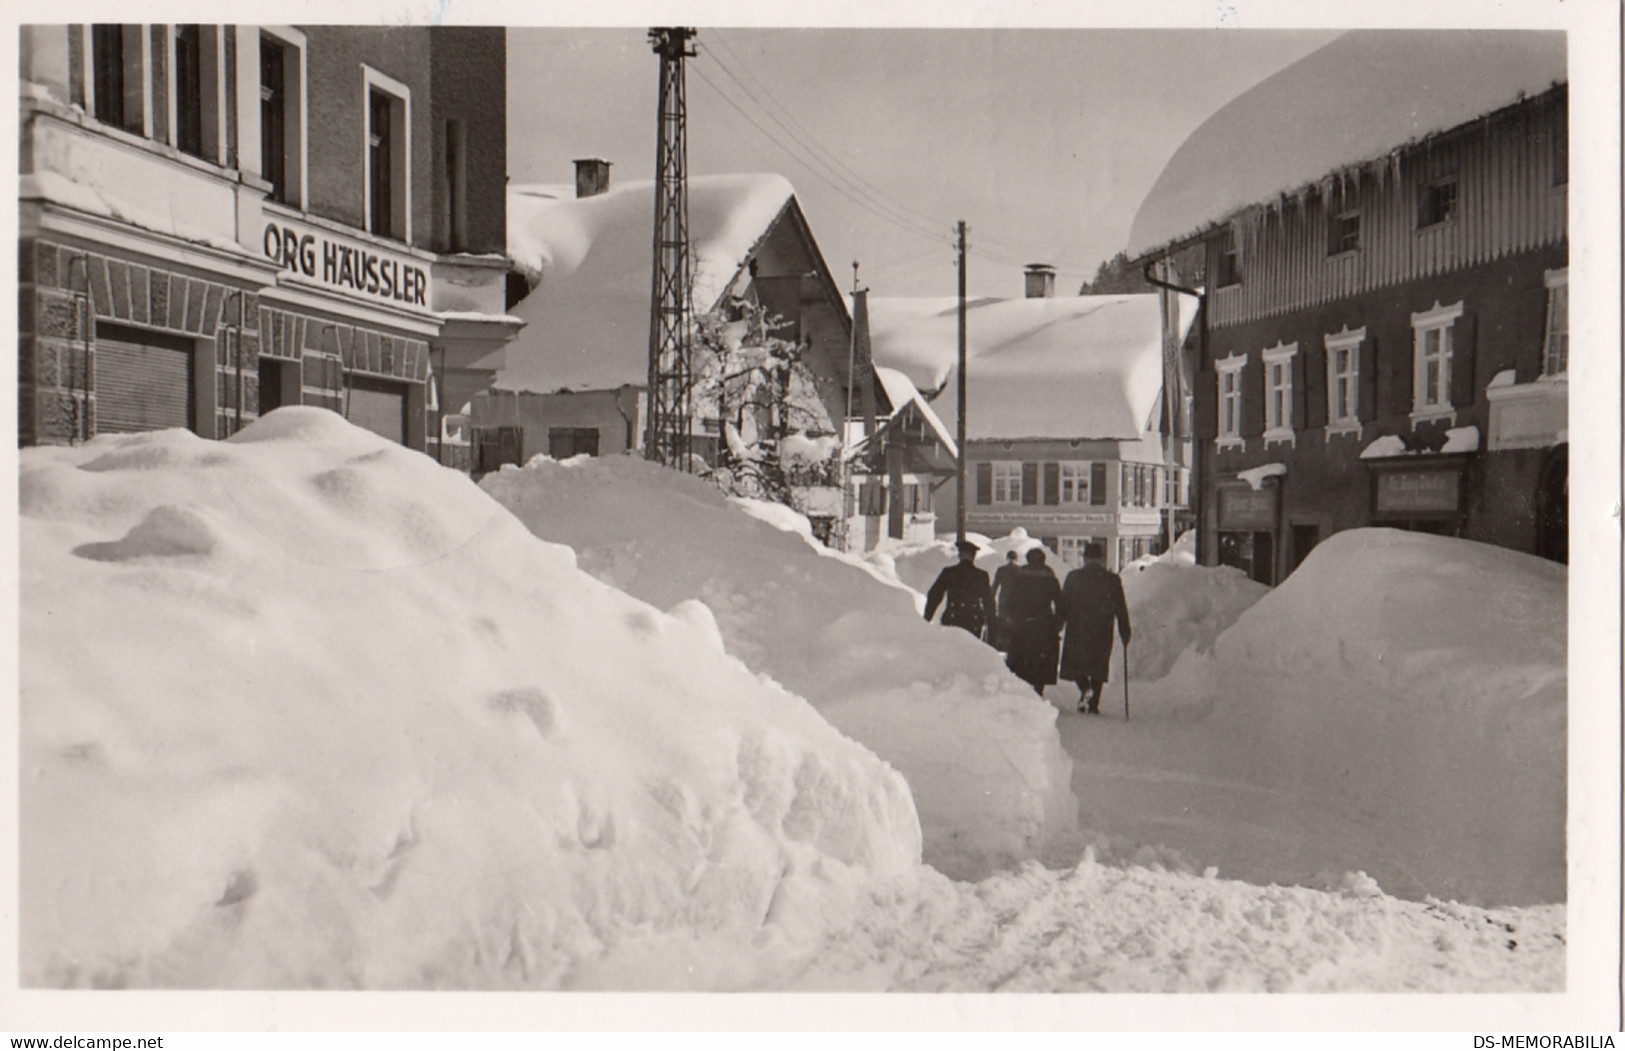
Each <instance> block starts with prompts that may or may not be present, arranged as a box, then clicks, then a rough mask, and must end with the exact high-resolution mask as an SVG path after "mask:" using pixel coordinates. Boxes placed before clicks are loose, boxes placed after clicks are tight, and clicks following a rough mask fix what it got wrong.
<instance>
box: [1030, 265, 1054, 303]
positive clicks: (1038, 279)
mask: <svg viewBox="0 0 1625 1051" xmlns="http://www.w3.org/2000/svg"><path fill="white" fill-rule="evenodd" d="M1027 298H1028V299H1054V298H1055V268H1054V267H1053V266H1050V265H1049V264H1048V263H1028V264H1027Z"/></svg>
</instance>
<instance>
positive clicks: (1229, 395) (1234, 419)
mask: <svg viewBox="0 0 1625 1051" xmlns="http://www.w3.org/2000/svg"><path fill="white" fill-rule="evenodd" d="M1246 364H1247V355H1245V354H1232V355H1230V356H1229V357H1227V358H1225V359H1224V360H1223V361H1217V362H1214V368H1215V369H1216V370H1217V372H1218V379H1219V433H1218V437H1217V438H1216V439H1215V441H1216V442H1217V444H1218V447H1219V448H1221V449H1226V448H1235V449H1240V448H1244V447H1245V442H1244V441H1243V440H1242V437H1241V370H1242V367H1243V366H1245V365H1246Z"/></svg>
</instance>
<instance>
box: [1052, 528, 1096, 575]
mask: <svg viewBox="0 0 1625 1051" xmlns="http://www.w3.org/2000/svg"><path fill="white" fill-rule="evenodd" d="M1089 540H1090V538H1089V537H1086V536H1062V537H1056V538H1055V553H1056V554H1057V555H1060V556H1061V561H1062V562H1065V563H1066V564H1067V565H1069V566H1071V567H1073V568H1074V569H1077V568H1081V567H1082V566H1083V552H1084V549H1085V548H1086V547H1088V546H1089Z"/></svg>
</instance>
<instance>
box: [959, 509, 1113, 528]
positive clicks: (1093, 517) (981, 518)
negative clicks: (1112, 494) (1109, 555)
mask: <svg viewBox="0 0 1625 1051" xmlns="http://www.w3.org/2000/svg"><path fill="white" fill-rule="evenodd" d="M967 516H968V517H970V518H974V519H976V520H977V521H978V522H988V523H994V524H998V525H1026V524H1027V523H1029V522H1032V523H1040V522H1042V523H1044V524H1045V525H1068V524H1072V525H1111V524H1112V523H1113V522H1114V521H1115V518H1114V517H1113V516H1112V515H1109V514H1099V513H1091V512H1080V513H1078V514H1053V513H1045V512H1041V511H1034V512H1032V513H1030V514H1021V513H1019V512H1012V511H968V512H967Z"/></svg>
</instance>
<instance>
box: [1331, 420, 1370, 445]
mask: <svg viewBox="0 0 1625 1051" xmlns="http://www.w3.org/2000/svg"><path fill="white" fill-rule="evenodd" d="M1364 430H1365V426H1364V424H1362V423H1361V422H1360V421H1359V420H1333V421H1332V422H1331V423H1328V424H1327V425H1326V440H1327V441H1328V442H1329V441H1331V440H1332V438H1333V437H1342V436H1344V435H1350V434H1352V435H1353V436H1354V437H1355V439H1356V440H1358V439H1359V438H1360V437H1361V435H1362V433H1363V432H1364Z"/></svg>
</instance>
